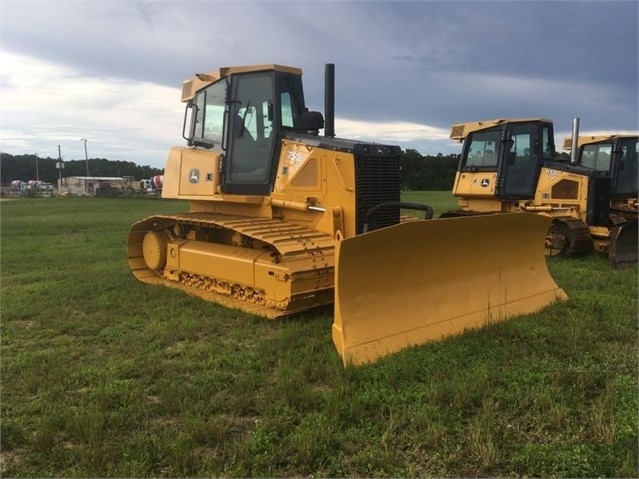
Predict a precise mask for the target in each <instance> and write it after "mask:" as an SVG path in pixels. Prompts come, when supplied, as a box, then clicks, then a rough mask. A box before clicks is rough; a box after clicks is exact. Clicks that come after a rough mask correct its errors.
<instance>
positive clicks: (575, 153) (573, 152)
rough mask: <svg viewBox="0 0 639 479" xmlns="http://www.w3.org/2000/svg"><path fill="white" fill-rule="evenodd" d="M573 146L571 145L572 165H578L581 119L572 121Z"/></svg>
mask: <svg viewBox="0 0 639 479" xmlns="http://www.w3.org/2000/svg"><path fill="white" fill-rule="evenodd" d="M571 139H572V144H571V145H570V163H571V164H572V165H576V164H577V159H578V158H579V151H578V150H579V118H573V119H572V138H571Z"/></svg>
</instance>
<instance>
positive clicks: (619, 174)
mask: <svg viewBox="0 0 639 479" xmlns="http://www.w3.org/2000/svg"><path fill="white" fill-rule="evenodd" d="M637 148H638V147H637V137H636V136H634V137H633V136H611V137H608V138H607V139H605V140H601V141H597V142H593V143H585V144H583V145H581V146H580V148H579V164H580V165H581V166H585V167H586V168H592V169H594V170H598V171H605V172H609V173H610V179H611V185H610V192H611V196H612V197H613V198H636V197H637V175H638V169H637V158H638V156H639V155H638V150H637Z"/></svg>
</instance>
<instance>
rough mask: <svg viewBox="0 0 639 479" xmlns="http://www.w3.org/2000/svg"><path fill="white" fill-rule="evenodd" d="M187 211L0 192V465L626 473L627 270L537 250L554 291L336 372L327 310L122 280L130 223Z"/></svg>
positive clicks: (633, 378) (190, 471) (163, 204)
mask: <svg viewBox="0 0 639 479" xmlns="http://www.w3.org/2000/svg"><path fill="white" fill-rule="evenodd" d="M407 196H410V197H408V198H404V199H405V200H407V201H426V202H430V203H432V204H433V206H434V207H435V210H436V211H435V213H436V215H438V214H439V213H441V212H443V211H444V210H447V209H451V208H454V206H455V202H454V200H453V199H452V197H450V195H449V194H448V193H445V192H436V193H424V192H411V193H410V194H407ZM186 207H187V206H186V205H185V204H183V203H180V202H172V201H142V200H110V199H94V198H54V199H39V200H38V199H25V200H15V201H4V202H2V203H1V204H0V213H1V223H0V226H1V238H0V239H1V258H0V259H1V263H0V266H1V276H0V279H1V287H2V289H1V313H2V318H1V319H2V321H1V329H2V338H1V339H2V351H1V353H2V354H1V364H0V366H1V391H0V392H1V394H2V396H1V406H2V422H1V429H0V434H1V436H0V440H1V453H0V461H1V465H0V468H1V472H2V475H3V476H12V477H44V476H55V477H80V476H81V477H179V476H200V477H203V476H208V477H210V476H233V477H239V476H242V477H249V476H279V477H289V476H322V477H354V476H358V477H382V476H383V477H390V476H393V477H399V476H403V477H408V476H413V477H414V476H420V477H427V476H437V477H444V476H457V477H472V476H503V477H523V476H526V477H531V476H536V477H637V473H638V471H637V423H638V414H637V411H638V408H639V404H638V399H637V390H638V384H637V376H638V366H637V268H636V267H633V268H629V269H626V270H620V271H613V270H611V269H610V268H609V266H608V264H607V262H606V261H605V259H604V258H602V257H600V256H597V255H593V256H589V257H583V258H576V259H561V258H553V259H552V260H551V261H549V267H550V269H551V272H552V274H553V276H554V278H555V279H556V280H557V282H558V283H559V284H560V286H562V287H563V288H564V289H565V290H566V292H567V293H568V295H569V296H570V300H569V301H568V302H566V303H562V304H557V305H554V306H552V307H550V308H548V309H546V310H544V311H543V312H541V313H538V314H534V315H529V316H526V317H522V318H517V319H514V320H511V321H508V322H505V323H499V324H495V325H491V326H489V327H487V328H484V329H482V330H479V331H473V332H471V333H468V334H465V335H463V336H458V337H455V338H450V339H448V340H446V341H443V342H438V343H431V344H427V345H423V346H421V347H416V348H411V349H409V350H405V351H402V352H400V353H398V354H395V355H392V356H388V357H386V358H384V359H382V360H380V361H379V362H377V363H375V364H373V365H369V366H365V367H360V368H352V367H348V368H344V367H342V364H341V361H340V359H339V357H338V355H337V353H336V352H335V351H334V348H333V345H332V342H331V339H330V331H331V322H332V311H331V310H330V308H329V309H322V310H318V311H311V312H307V313H305V314H303V315H299V316H295V317H293V318H288V319H285V320H281V321H280V320H278V321H267V320H263V319H261V318H257V317H255V316H251V315H248V314H244V313H241V312H238V311H235V310H229V309H225V308H222V307H218V306H216V305H214V304H211V303H206V302H204V301H202V300H199V299H197V298H194V297H190V296H188V295H185V294H183V293H181V292H180V291H177V290H173V289H168V288H162V287H159V286H157V287H156V286H150V285H146V284H143V283H140V282H138V281H136V280H135V279H134V278H133V276H132V275H131V274H130V272H129V268H128V265H127V261H126V251H125V242H126V235H127V232H128V229H129V227H130V225H131V224H132V223H134V222H135V221H138V220H140V219H142V218H145V217H146V216H150V215H152V214H155V213H165V212H177V211H184V210H185V209H186ZM416 301H418V299H416ZM426 306H427V305H426Z"/></svg>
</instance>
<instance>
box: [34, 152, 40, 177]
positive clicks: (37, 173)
mask: <svg viewBox="0 0 639 479" xmlns="http://www.w3.org/2000/svg"><path fill="white" fill-rule="evenodd" d="M35 157H36V181H40V173H39V172H38V154H37V153H36V154H35Z"/></svg>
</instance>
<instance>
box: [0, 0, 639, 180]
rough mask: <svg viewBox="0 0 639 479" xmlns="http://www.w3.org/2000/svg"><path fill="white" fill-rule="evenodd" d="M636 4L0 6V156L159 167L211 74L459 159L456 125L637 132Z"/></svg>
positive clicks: (352, 128)
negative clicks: (238, 76) (244, 75)
mask: <svg viewBox="0 0 639 479" xmlns="http://www.w3.org/2000/svg"><path fill="white" fill-rule="evenodd" d="M638 24H639V2H637V1H636V0H622V1H615V0H606V1H588V0H581V1H562V0H554V1H552V0H545V1H544V0H542V1H539V0H534V1H518V0H502V1H483V0H475V1H456V0H448V1H374V0H368V1H365V0H360V1H355V0H352V1H344V0H343V1H325V0H312V1H305V0H297V1H288V2H282V1H274V0H261V1H258V0H251V1H249V0H232V1H215V0H209V1H204V0H200V1H190V0H183V1H156V0H141V1H121V0H102V1H92V0H84V1H83V0H76V1H60V0H58V1H49V0H40V1H32V0H19V1H16V0H2V1H0V151H2V152H4V153H9V154H12V155H20V154H37V155H38V156H39V157H43V158H46V157H51V158H57V157H58V146H59V147H60V151H61V154H62V158H63V159H64V160H79V159H84V158H85V150H84V147H85V142H84V141H82V139H83V138H84V139H86V140H87V141H86V147H87V155H88V157H89V158H107V159H109V160H121V161H132V162H134V163H137V164H139V165H142V166H145V165H148V166H153V167H157V168H162V167H163V166H164V163H165V160H166V157H167V155H168V150H169V148H170V147H171V146H175V145H178V146H180V145H182V146H183V145H185V140H184V139H183V138H182V135H181V133H182V123H183V117H184V104H183V103H181V102H180V94H181V85H182V81H184V80H186V79H187V78H189V77H191V76H193V75H194V74H196V73H202V72H209V71H212V70H216V69H217V68H220V67H228V66H240V65H254V64H271V63H277V64H283V65H288V66H294V67H299V68H301V69H302V70H303V72H304V74H303V80H304V92H305V96H306V103H307V106H309V108H310V109H312V110H319V111H322V110H323V108H324V100H323V98H324V96H323V95H324V92H323V89H324V65H325V64H326V63H333V64H335V79H336V86H335V101H336V104H335V115H336V120H335V132H336V136H338V137H340V138H350V139H356V140H363V141H376V142H380V143H391V144H398V145H400V146H401V147H402V148H404V149H408V148H410V149H415V150H417V151H419V152H420V153H421V154H423V155H436V154H438V153H442V154H445V155H447V154H451V153H460V152H461V145H460V144H459V143H457V142H455V141H452V140H450V139H449V137H448V135H449V132H450V127H451V125H452V124H453V123H459V122H465V121H476V120H486V119H493V118H506V117H541V118H549V119H551V120H553V122H554V126H555V142H556V144H557V149H558V150H561V147H562V144H563V138H564V136H569V135H570V131H571V128H572V126H571V122H572V118H574V117H578V118H580V132H581V133H582V134H603V133H628V132H632V133H636V132H637V131H638V130H639V124H638V123H639V85H638V75H639V74H638V71H639V67H638V58H639V54H638V44H639V34H638Z"/></svg>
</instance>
